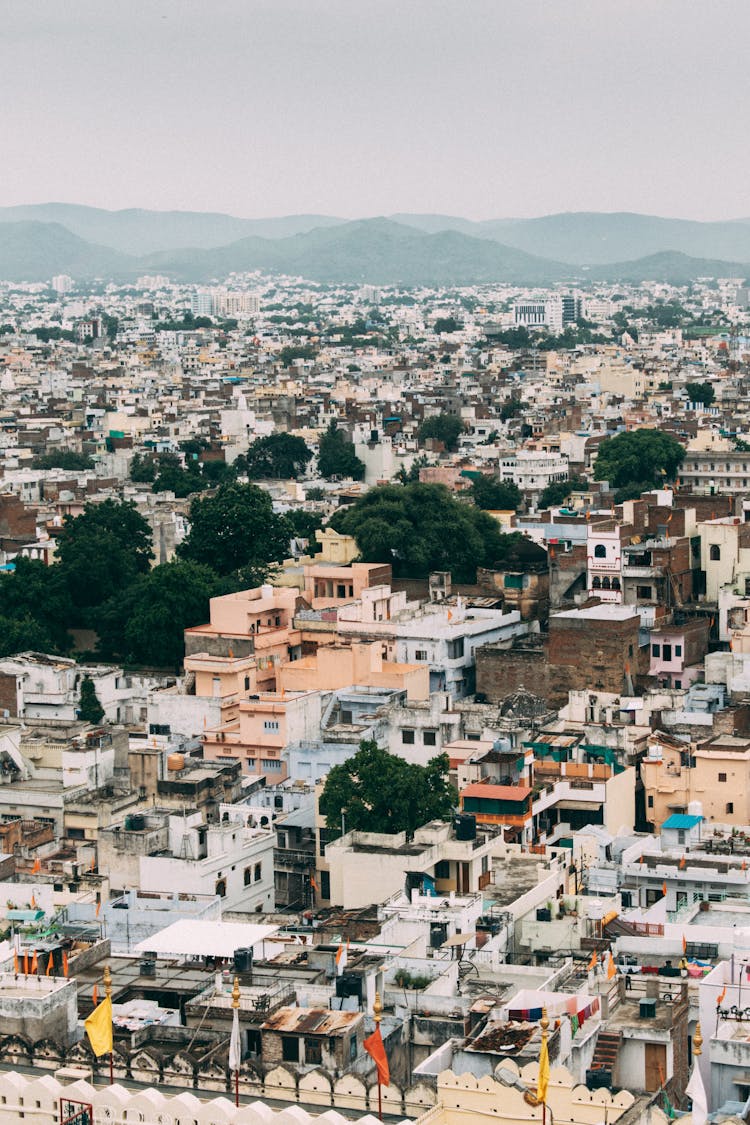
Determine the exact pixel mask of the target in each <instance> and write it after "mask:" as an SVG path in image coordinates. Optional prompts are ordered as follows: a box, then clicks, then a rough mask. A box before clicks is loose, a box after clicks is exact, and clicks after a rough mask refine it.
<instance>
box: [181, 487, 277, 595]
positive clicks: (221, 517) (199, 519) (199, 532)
mask: <svg viewBox="0 0 750 1125" xmlns="http://www.w3.org/2000/svg"><path fill="white" fill-rule="evenodd" d="M189 518H190V533H189V534H188V536H187V538H186V539H185V540H184V542H182V543H181V544H180V546H179V548H178V553H179V555H180V556H181V557H182V558H184V559H190V560H191V561H192V562H197V563H203V564H204V565H205V566H210V567H211V568H212V569H213V570H215V571H216V572H217V574H232V573H235V572H237V571H243V572H244V573H245V575H246V576H247V577H248V579H249V580H250V581H256V582H261V581H263V579H264V578H265V577H267V575H268V574H269V572H270V570H271V568H272V565H273V564H274V563H277V562H281V561H282V559H284V558H285V557H286V555H287V554H288V552H289V527H288V524H287V523H286V521H285V520H284V518H283V517H282V516H277V515H276V514H275V512H274V510H273V505H272V504H271V497H270V496H269V495H268V493H267V492H264V491H263V490H262V489H261V488H258V487H257V485H254V484H240V483H239V482H236V481H235V482H233V483H232V484H222V485H221V486H220V488H218V489H217V490H216V492H215V494H214V495H213V496H198V497H196V498H195V500H193V502H192V503H191V505H190V517H189Z"/></svg>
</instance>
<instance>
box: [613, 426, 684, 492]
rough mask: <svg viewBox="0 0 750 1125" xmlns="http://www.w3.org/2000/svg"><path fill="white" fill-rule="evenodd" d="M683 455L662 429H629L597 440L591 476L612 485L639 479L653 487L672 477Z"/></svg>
mask: <svg viewBox="0 0 750 1125" xmlns="http://www.w3.org/2000/svg"><path fill="white" fill-rule="evenodd" d="M684 456H685V449H684V447H683V446H682V445H680V443H679V442H678V441H677V440H676V439H675V438H673V437H671V436H670V435H669V434H666V433H664V432H663V431H662V430H650V429H642V430H629V431H628V432H627V433H622V434H616V436H615V437H612V438H606V439H605V440H604V441H603V442H602V443H601V445H600V446H599V454H598V456H597V458H596V464H595V466H594V477H595V478H596V480H606V481H608V482H609V484H610V485H611V486H612V488H623V487H625V485H630V484H633V483H635V482H641V481H643V482H645V483H647V484H648V483H650V484H651V486H652V487H653V486H654V485H657V484H661V483H663V482H664V481H670V480H674V477H675V475H676V473H677V470H678V469H679V467H680V464H681V463H682V459H683V457H684Z"/></svg>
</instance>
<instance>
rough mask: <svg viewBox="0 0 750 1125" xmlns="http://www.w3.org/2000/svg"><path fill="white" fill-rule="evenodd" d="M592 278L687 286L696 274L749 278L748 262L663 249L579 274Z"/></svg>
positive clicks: (701, 275)
mask: <svg viewBox="0 0 750 1125" xmlns="http://www.w3.org/2000/svg"><path fill="white" fill-rule="evenodd" d="M582 276H584V277H588V278H589V279H590V280H591V281H629V282H631V283H633V284H639V283H640V282H642V281H666V282H671V283H672V284H673V285H687V284H688V283H689V282H691V281H694V280H695V278H696V277H738V278H747V277H750V264H748V262H725V261H719V260H717V259H712V258H691V257H690V256H689V255H688V254H680V253H677V252H675V251H670V250H666V251H664V252H663V253H661V254H649V255H648V256H647V257H645V258H638V260H637V261H635V262H613V263H612V264H610V265H606V266H595V267H593V268H592V269H590V270H587V271H585V272H584V273H582Z"/></svg>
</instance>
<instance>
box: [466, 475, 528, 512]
mask: <svg viewBox="0 0 750 1125" xmlns="http://www.w3.org/2000/svg"><path fill="white" fill-rule="evenodd" d="M471 498H472V500H473V501H474V503H475V504H476V506H477V507H478V508H482V509H484V510H485V511H487V510H488V509H494V510H496V511H499V510H503V511H513V512H515V511H517V510H518V509H519V508H520V506H521V503H522V500H523V497H522V496H521V490H520V488H519V487H518V485H517V484H514V483H513V481H504V480H500V479H499V478H498V477H489V476H484V475H482V476H480V477H476V479H475V480H474V482H473V483H472V486H471Z"/></svg>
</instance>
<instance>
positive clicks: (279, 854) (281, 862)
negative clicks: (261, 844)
mask: <svg viewBox="0 0 750 1125" xmlns="http://www.w3.org/2000/svg"><path fill="white" fill-rule="evenodd" d="M273 862H274V866H276V867H302V868H304V869H305V870H311V869H312V868H314V867H315V852H295V851H291V850H289V849H288V848H274V849H273Z"/></svg>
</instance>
